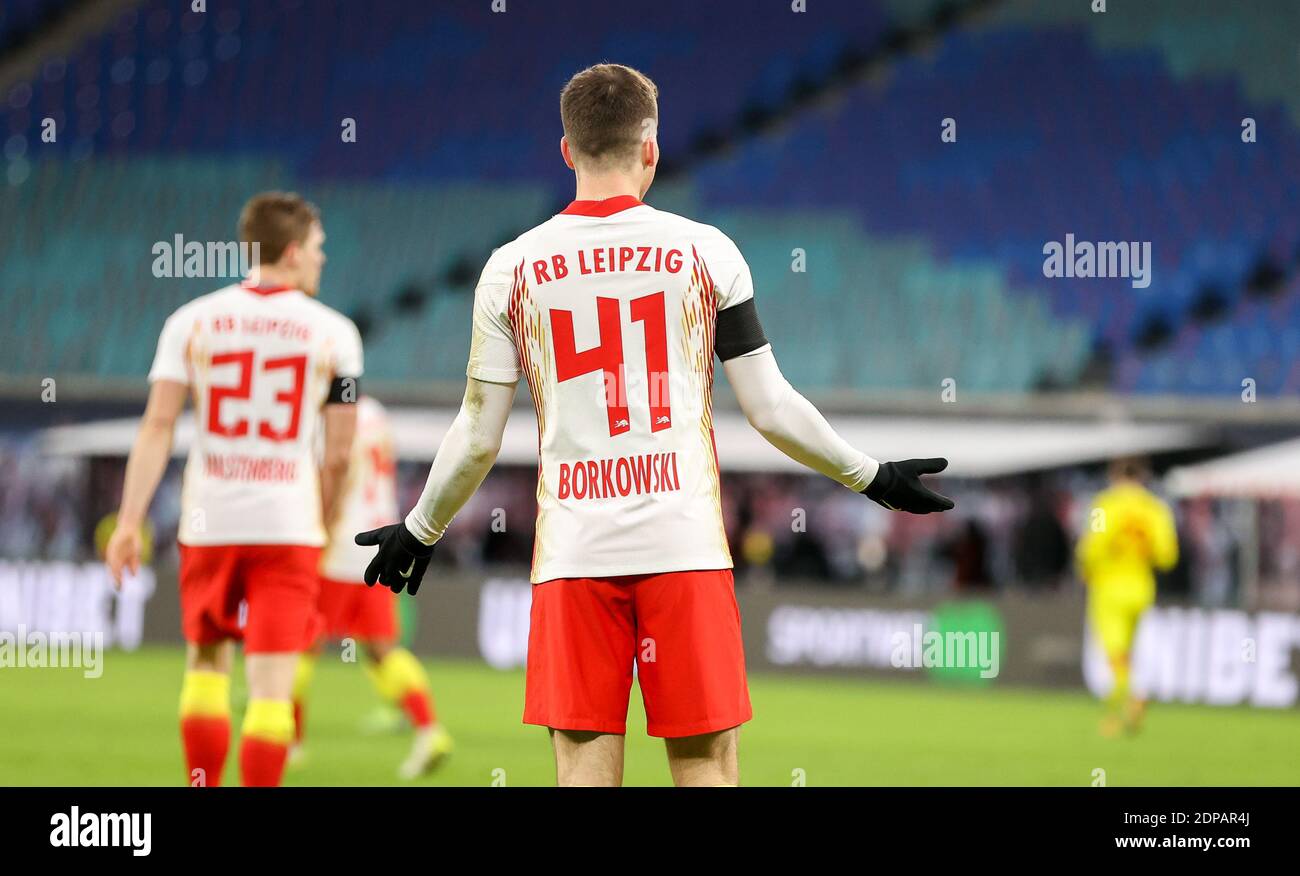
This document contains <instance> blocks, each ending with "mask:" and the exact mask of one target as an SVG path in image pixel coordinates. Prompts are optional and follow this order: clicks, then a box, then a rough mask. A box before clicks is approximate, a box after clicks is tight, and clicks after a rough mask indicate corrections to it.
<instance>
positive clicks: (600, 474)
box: [556, 453, 682, 501]
mask: <svg viewBox="0 0 1300 876" xmlns="http://www.w3.org/2000/svg"><path fill="white" fill-rule="evenodd" d="M681 488H682V482H681V480H680V479H679V478H678V476H677V454H676V453H642V454H638V455H636V456H620V457H617V458H614V459H599V460H597V459H585V460H583V459H580V460H577V461H575V462H562V463H560V484H559V489H558V490H557V492H556V495H557V496H558V497H559V499H560V500H561V501H563V500H565V499H611V498H613V497H615V496H633V495H637V496H639V495H642V494H644V493H668V492H673V491H675V490H680V489H681Z"/></svg>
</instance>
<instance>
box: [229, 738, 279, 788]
mask: <svg viewBox="0 0 1300 876" xmlns="http://www.w3.org/2000/svg"><path fill="white" fill-rule="evenodd" d="M288 754H289V746H287V745H281V744H279V743H277V742H269V741H267V740H265V739H258V738H257V737H255V736H249V735H247V734H245V735H244V738H243V741H242V742H241V743H240V745H239V772H240V775H241V776H242V777H243V780H244V787H246V788H275V787H278V786H279V784H280V777H281V776H283V775H284V761H285V758H286V757H287V756H288Z"/></svg>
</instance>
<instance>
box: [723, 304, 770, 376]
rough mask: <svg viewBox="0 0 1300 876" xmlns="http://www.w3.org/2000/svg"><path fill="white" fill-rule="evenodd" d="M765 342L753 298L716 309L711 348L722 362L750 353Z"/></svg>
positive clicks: (765, 338)
mask: <svg viewBox="0 0 1300 876" xmlns="http://www.w3.org/2000/svg"><path fill="white" fill-rule="evenodd" d="M767 342H768V341H767V336H766V335H764V334H763V326H762V325H761V324H760V323H759V321H758V307H757V306H755V304H754V299H753V298H750V299H749V300H748V301H742V302H741V303H739V304H737V305H734V306H732V307H728V308H727V309H726V310H719V311H718V322H717V325H716V326H715V327H714V332H713V350H714V352H716V353H717V354H718V358H719V359H721V360H722V361H723V362H726V361H727V360H728V359H735V358H736V357H737V356H743V355H745V354H746V353H752V352H754V351H755V350H757V349H758V348H759V347H762V346H763V345H765V344H766V343H767Z"/></svg>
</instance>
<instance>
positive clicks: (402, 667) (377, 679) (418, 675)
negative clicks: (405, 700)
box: [371, 648, 429, 702]
mask: <svg viewBox="0 0 1300 876" xmlns="http://www.w3.org/2000/svg"><path fill="white" fill-rule="evenodd" d="M371 680H372V681H373V682H374V683H375V687H376V688H377V689H378V690H379V695H380V696H382V697H383V698H384V699H386V700H389V701H390V702H397V701H398V700H400V699H401V698H402V697H404V696H406V695H407V694H408V693H410V692H411V691H413V690H418V691H427V690H428V689H429V676H427V675H425V673H424V667H423V666H421V665H420V661H419V660H417V659H416V657H415V655H414V654H412V653H411V652H410V651H408V650H406V649H405V648H394V649H393V650H391V651H389V652H388V654H386V655H385V656H384V659H383V660H381V661H379V665H378V666H377V667H376V668H375V670H374V672H373V673H372V674H371Z"/></svg>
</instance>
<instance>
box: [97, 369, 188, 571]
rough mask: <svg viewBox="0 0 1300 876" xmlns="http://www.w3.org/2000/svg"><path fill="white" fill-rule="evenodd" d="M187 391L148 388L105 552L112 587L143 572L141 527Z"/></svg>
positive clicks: (175, 386) (171, 385) (167, 385)
mask: <svg viewBox="0 0 1300 876" xmlns="http://www.w3.org/2000/svg"><path fill="white" fill-rule="evenodd" d="M188 393H189V389H188V387H186V386H185V384H183V383H177V382H176V381H174V380H157V381H155V382H154V384H153V386H151V387H150V388H149V401H148V403H147V404H146V405H145V409H144V416H143V417H141V418H140V431H139V432H138V433H137V434H136V436H135V443H134V444H132V445H131V455H130V456H129V457H127V461H126V481H125V483H124V484H123V485H122V504H121V506H120V507H119V508H118V511H117V525H116V526H115V527H114V529H113V535H112V537H110V538H109V540H108V546H107V547H106V548H105V549H104V559H105V561H106V562H107V563H108V571H109V573H110V574H111V575H112V576H113V585H114V586H115V587H121V586H122V571H123V569H128V568H129V569H130V570H131V573H132V574H136V573H138V572H139V571H140V527H141V526H142V525H144V516H145V514H146V513H147V512H148V511H149V503H150V502H152V501H153V494H154V491H155V490H157V489H158V482H159V481H160V480H162V476H163V472H164V471H166V470H167V460H168V459H169V458H170V457H171V452H172V434H173V433H174V432H175V430H176V420H177V419H178V418H179V417H180V415H181V411H183V410H184V409H185V397H186V395H187V394H188Z"/></svg>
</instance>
